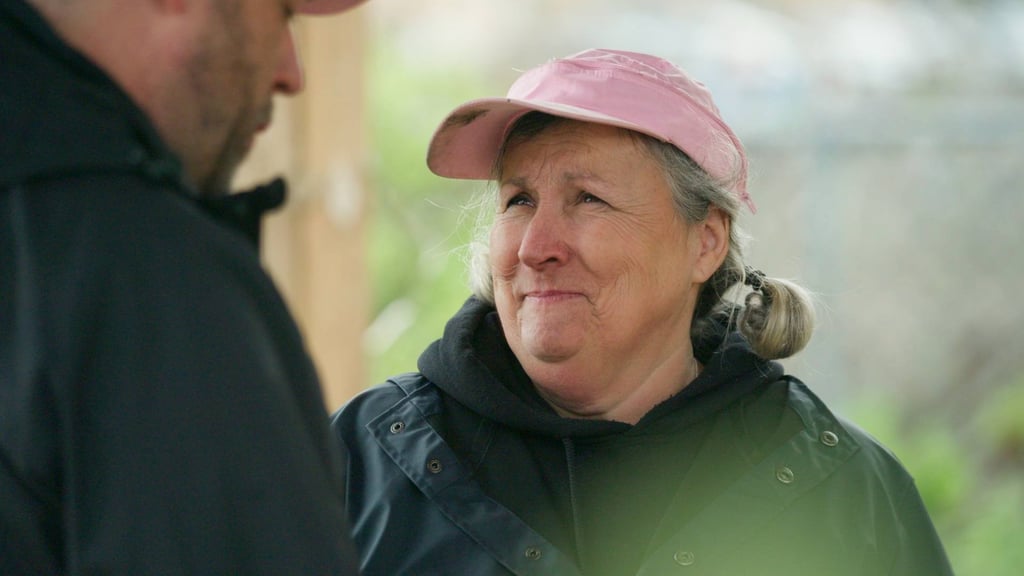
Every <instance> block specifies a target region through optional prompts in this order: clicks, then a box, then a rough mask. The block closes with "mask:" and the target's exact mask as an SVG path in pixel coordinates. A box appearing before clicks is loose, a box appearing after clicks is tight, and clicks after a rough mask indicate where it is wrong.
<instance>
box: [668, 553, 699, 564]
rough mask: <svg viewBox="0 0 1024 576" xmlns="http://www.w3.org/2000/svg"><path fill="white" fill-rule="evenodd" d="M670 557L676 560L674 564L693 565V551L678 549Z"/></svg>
mask: <svg viewBox="0 0 1024 576" xmlns="http://www.w3.org/2000/svg"><path fill="white" fill-rule="evenodd" d="M672 559H673V560H675V561H676V564H679V565H680V566H692V565H693V560H694V558H693V552H689V551H686V550H680V551H679V552H676V553H675V554H673V555H672Z"/></svg>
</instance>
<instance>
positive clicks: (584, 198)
mask: <svg viewBox="0 0 1024 576" xmlns="http://www.w3.org/2000/svg"><path fill="white" fill-rule="evenodd" d="M580 203H581V204H596V203H602V204H603V203H604V200H601V199H600V198H598V197H597V196H594V195H593V194H591V193H590V192H580Z"/></svg>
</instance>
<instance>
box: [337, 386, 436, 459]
mask: <svg viewBox="0 0 1024 576" xmlns="http://www.w3.org/2000/svg"><path fill="white" fill-rule="evenodd" d="M436 389H437V387H436V386H435V385H434V384H433V383H432V382H430V380H427V378H426V377H425V376H423V375H422V374H420V373H418V372H406V373H404V374H399V375H397V376H392V377H391V378H388V379H387V380H386V381H384V382H382V383H380V384H377V385H375V386H372V387H370V388H367V389H366V390H363V391H362V392H360V393H359V394H357V395H355V396H354V397H352V399H351V400H349V401H348V402H346V403H345V404H344V405H343V406H342V407H341V408H339V409H338V410H337V411H336V412H335V413H334V415H333V416H332V417H331V428H332V429H333V430H334V431H335V433H336V434H338V435H340V436H341V438H342V440H343V441H346V443H347V441H351V440H353V439H354V438H356V437H357V435H358V434H359V430H361V429H363V428H364V427H365V426H366V425H367V424H369V423H370V422H371V421H373V420H374V419H375V418H377V417H378V416H380V415H381V414H383V413H384V412H386V411H388V410H389V409H391V408H393V407H394V406H395V405H396V404H398V403H399V402H402V401H403V400H405V399H406V398H408V397H410V396H413V395H417V396H423V395H424V394H426V393H428V392H429V391H431V390H436ZM435 397H436V396H435ZM437 398H438V402H440V400H439V397H437Z"/></svg>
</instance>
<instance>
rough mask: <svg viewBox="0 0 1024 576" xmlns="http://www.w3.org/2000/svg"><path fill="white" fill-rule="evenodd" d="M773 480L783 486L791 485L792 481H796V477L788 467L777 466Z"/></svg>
mask: <svg viewBox="0 0 1024 576" xmlns="http://www.w3.org/2000/svg"><path fill="white" fill-rule="evenodd" d="M775 479H776V480H778V481H779V482H782V483H783V484H792V483H793V480H795V479H796V475H795V474H793V471H792V470H791V469H790V468H789V466H779V467H778V468H776V469H775Z"/></svg>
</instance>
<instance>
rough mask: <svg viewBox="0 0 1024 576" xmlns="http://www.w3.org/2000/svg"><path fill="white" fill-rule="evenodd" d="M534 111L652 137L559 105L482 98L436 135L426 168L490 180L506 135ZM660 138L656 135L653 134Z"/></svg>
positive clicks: (610, 119) (452, 175)
mask: <svg viewBox="0 0 1024 576" xmlns="http://www.w3.org/2000/svg"><path fill="white" fill-rule="evenodd" d="M531 111H538V112H546V113H548V114H551V115H554V116H560V117H562V118H569V119H572V120H581V121H583V122H594V123H597V124H606V125H609V126H617V127H619V128H626V129H629V130H634V131H636V132H642V133H645V134H650V132H649V131H647V130H645V129H643V128H642V127H640V126H637V125H636V124H633V123H632V122H628V121H626V120H622V119H621V118H615V117H613V116H608V115H607V114H602V113H600V112H594V111H592V110H587V109H584V108H578V107H576V106H567V105H565V104H559V103H557V102H544V101H537V100H517V99H514V98H483V99H480V100H473V101H470V102H467V103H465V104H463V105H462V106H459V107H458V108H456V109H455V110H454V111H453V112H452V113H451V114H449V115H448V117H447V118H445V120H444V122H442V123H441V125H440V126H439V127H438V128H437V130H436V131H435V132H434V136H433V138H431V139H430V148H429V149H428V151H427V167H428V168H430V170H431V172H433V173H434V174H437V175H438V176H444V177H447V178H462V179H467V180H488V179H490V178H491V177H492V176H493V174H492V172H493V170H494V163H495V162H496V161H497V157H498V151H499V150H500V149H501V145H502V143H503V142H504V141H505V135H506V133H507V132H508V130H509V128H510V127H511V124H512V122H514V121H515V120H516V119H517V118H519V116H522V115H523V114H525V113H527V112H531ZM650 135H651V136H654V137H655V138H659V139H661V137H660V136H658V135H657V134H650Z"/></svg>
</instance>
